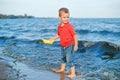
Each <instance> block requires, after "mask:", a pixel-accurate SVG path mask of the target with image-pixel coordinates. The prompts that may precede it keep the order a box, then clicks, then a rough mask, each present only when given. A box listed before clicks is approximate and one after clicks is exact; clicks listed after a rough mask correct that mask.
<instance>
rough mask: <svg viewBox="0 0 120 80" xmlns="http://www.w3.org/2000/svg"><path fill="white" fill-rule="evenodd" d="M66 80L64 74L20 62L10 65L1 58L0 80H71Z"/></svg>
mask: <svg viewBox="0 0 120 80" xmlns="http://www.w3.org/2000/svg"><path fill="white" fill-rule="evenodd" d="M64 78H65V76H64V74H56V73H53V72H50V71H45V70H38V69H34V68H31V67H29V66H28V65H26V64H23V63H21V62H18V61H16V62H15V63H13V62H10V63H9V62H7V61H6V60H5V59H4V58H0V80H15V79H18V80H34V79H36V80H40V79H43V80H69V79H64Z"/></svg>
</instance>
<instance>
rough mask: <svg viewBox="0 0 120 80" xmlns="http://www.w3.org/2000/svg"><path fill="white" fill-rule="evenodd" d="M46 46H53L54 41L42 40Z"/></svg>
mask: <svg viewBox="0 0 120 80" xmlns="http://www.w3.org/2000/svg"><path fill="white" fill-rule="evenodd" d="M42 41H43V43H44V44H53V43H54V40H46V39H42Z"/></svg>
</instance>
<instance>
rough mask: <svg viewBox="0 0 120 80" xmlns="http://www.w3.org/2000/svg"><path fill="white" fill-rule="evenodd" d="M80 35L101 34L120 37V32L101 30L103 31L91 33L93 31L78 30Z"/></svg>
mask: <svg viewBox="0 0 120 80" xmlns="http://www.w3.org/2000/svg"><path fill="white" fill-rule="evenodd" d="M76 31H77V32H78V33H80V34H86V33H99V34H117V35H119V34H120V31H119V32H115V31H108V30H101V31H91V30H83V29H81V30H76Z"/></svg>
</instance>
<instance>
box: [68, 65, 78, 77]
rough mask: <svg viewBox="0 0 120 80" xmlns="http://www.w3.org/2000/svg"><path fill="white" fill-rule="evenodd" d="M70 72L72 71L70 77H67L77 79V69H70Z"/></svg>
mask: <svg viewBox="0 0 120 80" xmlns="http://www.w3.org/2000/svg"><path fill="white" fill-rule="evenodd" d="M70 71H71V74H70V75H67V77H68V78H74V77H76V74H75V67H71V68H70Z"/></svg>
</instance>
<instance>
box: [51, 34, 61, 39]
mask: <svg viewBox="0 0 120 80" xmlns="http://www.w3.org/2000/svg"><path fill="white" fill-rule="evenodd" d="M58 38H59V35H58V34H56V35H55V36H53V37H52V38H51V39H50V40H56V39H58Z"/></svg>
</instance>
